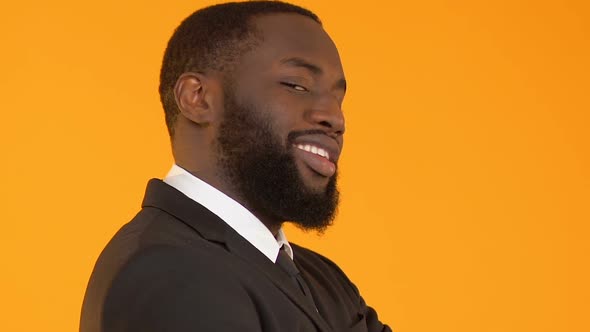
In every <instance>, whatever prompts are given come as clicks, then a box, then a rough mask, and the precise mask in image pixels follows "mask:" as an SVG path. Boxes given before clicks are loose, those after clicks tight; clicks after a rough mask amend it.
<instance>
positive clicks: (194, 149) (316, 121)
mask: <svg viewBox="0 0 590 332" xmlns="http://www.w3.org/2000/svg"><path fill="white" fill-rule="evenodd" d="M254 23H255V25H256V27H257V28H258V30H259V31H260V32H261V33H262V36H263V40H262V41H261V42H259V44H258V45H257V46H256V47H255V48H254V49H252V50H251V51H249V52H247V53H246V54H245V55H243V56H242V58H241V59H240V61H239V64H238V67H237V68H236V69H235V71H234V72H233V73H232V76H231V78H232V79H233V81H234V87H235V89H234V91H235V95H236V96H235V97H236V100H238V101H239V102H240V103H248V104H249V105H253V106H255V107H256V108H257V109H259V110H261V111H263V112H265V116H267V117H269V118H270V119H271V122H272V125H273V129H274V130H275V132H276V134H278V135H279V136H280V137H281V139H282V141H283V142H285V144H286V142H287V135H288V134H289V133H291V132H293V131H302V130H303V131H305V130H317V131H318V132H316V133H314V134H310V135H304V136H301V137H299V138H298V139H297V140H296V144H295V145H294V148H293V149H292V151H293V153H294V154H295V162H296V164H297V169H298V170H299V173H300V176H301V178H302V179H303V182H304V183H305V185H306V186H308V188H309V189H310V190H313V191H322V190H325V188H326V185H327V183H328V180H329V178H330V177H331V176H333V171H334V170H335V167H336V166H335V164H336V162H337V160H338V157H339V155H340V151H341V149H342V144H343V134H344V115H343V113H342V109H341V106H342V101H343V99H344V94H345V91H346V81H345V80H344V73H343V69H342V64H341V62H340V57H339V55H338V51H337V49H336V46H335V45H334V43H333V41H332V40H331V39H330V37H329V36H328V34H327V33H326V32H325V31H324V30H323V28H322V27H321V26H320V25H319V24H318V23H317V22H315V21H313V20H311V19H310V18H307V17H304V16H301V15H297V14H272V15H264V16H260V17H258V18H256V19H255V20H254ZM174 92H175V96H176V102H177V104H178V107H179V109H180V114H179V116H178V119H177V122H176V128H175V136H174V138H173V144H172V147H173V149H172V150H173V154H174V158H175V161H176V164H178V165H179V166H181V167H182V168H184V169H186V170H187V171H189V172H190V173H192V174H193V175H195V176H196V177H198V178H200V179H202V180H203V181H205V182H207V183H209V184H210V185H212V186H214V187H215V188H217V189H218V190H220V191H221V192H223V193H225V194H226V195H227V196H229V197H231V198H232V199H234V200H236V201H237V202H239V203H240V204H242V205H244V206H245V207H246V208H248V209H249V210H250V211H252V213H253V214H254V215H255V216H256V217H257V218H259V219H260V220H261V221H262V222H263V223H264V224H265V225H266V226H267V227H268V228H269V230H270V231H271V232H272V234H274V235H276V233H277V232H278V230H279V229H280V227H281V223H282V222H284V221H285V220H273V219H272V218H270V217H269V216H266V215H263V214H262V213H259V212H257V211H253V210H252V209H251V208H250V207H248V206H247V204H246V203H245V201H246V200H244V199H243V198H242V197H240V193H239V192H238V191H237V190H236V188H235V186H233V185H232V183H230V181H227V180H226V178H225V177H224V176H223V174H220V170H219V168H218V167H217V165H216V160H217V159H218V156H217V154H218V153H219V152H218V150H217V149H215V148H214V147H215V144H214V143H215V142H216V139H217V135H218V130H219V125H220V123H221V121H222V120H223V113H224V112H223V111H224V109H223V108H224V99H223V98H224V95H223V73H219V72H214V71H210V72H202V73H193V72H188V73H184V74H183V75H181V76H180V77H179V79H178V81H177V83H176V86H175V90H174ZM320 132H321V133H320ZM305 145H310V146H314V147H318V148H321V149H323V150H324V151H326V152H328V153H329V157H328V158H325V157H324V158H322V157H320V156H317V155H313V154H311V153H310V152H308V151H304V150H303V149H301V147H302V146H305ZM296 146H299V147H300V148H296ZM285 148H286V147H285Z"/></svg>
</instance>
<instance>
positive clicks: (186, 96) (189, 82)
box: [174, 72, 213, 126]
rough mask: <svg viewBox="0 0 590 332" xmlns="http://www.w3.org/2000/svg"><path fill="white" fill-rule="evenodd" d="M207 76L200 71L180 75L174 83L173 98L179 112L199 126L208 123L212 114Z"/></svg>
mask: <svg viewBox="0 0 590 332" xmlns="http://www.w3.org/2000/svg"><path fill="white" fill-rule="evenodd" d="M210 90H211V89H209V87H208V82H207V77H206V76H205V75H204V74H201V73H193V72H187V73H183V74H182V75H180V77H179V78H178V80H176V84H175V85H174V99H175V100H176V105H177V106H178V109H179V110H180V114H181V115H182V116H184V117H185V118H187V119H188V120H189V121H191V122H194V123H196V124H198V125H200V126H206V125H208V124H209V123H210V122H211V120H212V116H213V114H212V113H213V110H212V108H211V106H212V105H211V104H210V101H211V99H210V97H211V96H209V94H210V92H211V91H210Z"/></svg>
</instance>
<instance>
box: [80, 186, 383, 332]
mask: <svg viewBox="0 0 590 332" xmlns="http://www.w3.org/2000/svg"><path fill="white" fill-rule="evenodd" d="M292 247H293V252H294V261H295V264H296V265H297V266H298V267H299V269H300V270H301V273H302V276H303V277H304V278H305V279H306V281H307V282H308V284H309V286H310V289H311V291H312V295H313V298H314V301H315V302H316V305H317V309H318V311H319V312H318V311H316V308H314V307H313V306H312V305H310V304H309V303H308V302H307V301H306V300H305V299H304V298H303V297H302V294H301V293H300V291H299V290H298V289H297V288H296V287H295V285H294V284H293V282H292V281H291V279H289V276H288V275H287V274H286V273H285V272H283V270H281V268H280V267H278V266H276V265H275V264H273V263H272V262H271V261H270V260H269V259H268V258H267V257H266V256H264V255H263V254H262V253H261V252H260V251H258V249H256V248H255V247H254V246H252V245H251V244H250V243H249V242H248V241H246V240H245V239H244V238H243V237H241V236H240V235H239V234H238V233H236V232H235V231H234V230H233V229H232V228H231V227H229V226H228V225H227V224H226V223H225V222H224V221H223V220H221V219H219V217H217V216H216V215H215V214H213V213H211V212H210V211H209V210H207V209H205V208H204V207H203V206H201V205H200V204H198V203H196V202H194V201H193V200H191V199H190V198H188V197H187V196H185V195H184V194H182V193H181V192H179V191H177V190H176V189H174V188H173V187H171V186H169V185H168V184H166V183H164V182H162V181H161V180H157V179H153V180H151V181H150V182H149V184H148V187H147V190H146V194H145V198H144V201H143V204H142V210H141V211H140V212H139V213H138V214H137V216H136V217H135V218H134V219H133V220H132V221H131V222H130V223H128V224H127V225H125V226H123V227H122V228H121V230H119V232H118V233H117V234H116V235H115V236H114V237H113V239H112V240H111V241H110V242H109V244H108V245H107V246H106V248H105V249H104V250H103V252H102V253H101V255H100V257H99V258H98V261H97V262H96V266H95V267H94V271H93V272H92V276H91V277H90V281H89V283H88V288H87V290H86V295H85V298H84V303H83V306H82V317H81V321H80V331H81V332H123V331H125V332H129V331H138V332H149V331H154V332H156V331H158V332H160V331H162V332H163V331H167V332H168V331H169V332H181V331H244V332H254V331H273V332H274V331H280V332H290V331H293V332H295V331H322V332H330V331H334V332H340V331H344V332H361V331H371V332H373V331H391V330H390V329H389V328H388V327H387V326H384V325H383V324H381V323H380V322H379V320H378V318H377V315H376V313H375V311H374V310H372V309H371V308H369V307H367V306H366V305H365V303H364V301H363V299H362V297H361V296H360V295H359V292H358V290H357V288H356V287H355V286H354V285H353V284H352V283H351V282H350V281H349V280H348V278H347V277H346V275H345V274H344V273H343V272H342V271H341V270H340V269H339V268H338V266H336V264H334V263H333V262H331V261H330V260H328V259H327V258H325V257H323V256H321V255H319V254H317V253H315V252H312V251H310V250H307V249H305V248H302V247H299V246H296V245H292Z"/></svg>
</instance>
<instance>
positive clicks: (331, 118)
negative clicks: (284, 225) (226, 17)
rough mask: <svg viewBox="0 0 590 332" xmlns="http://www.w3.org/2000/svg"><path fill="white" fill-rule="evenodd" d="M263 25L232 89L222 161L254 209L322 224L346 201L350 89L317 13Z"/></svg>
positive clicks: (265, 19)
mask: <svg viewBox="0 0 590 332" xmlns="http://www.w3.org/2000/svg"><path fill="white" fill-rule="evenodd" d="M256 23H257V27H258V29H259V30H260V31H261V33H262V41H261V42H260V44H259V45H257V46H256V47H255V48H254V50H252V51H250V52H249V53H247V54H246V55H245V56H244V57H243V58H242V61H241V62H240V64H239V65H238V68H237V69H236V71H235V72H234V74H233V76H232V82H231V83H230V84H229V85H228V86H226V88H225V90H226V91H225V103H224V104H225V105H224V106H225V107H224V111H225V113H224V118H223V122H222V124H221V126H220V128H219V132H218V148H219V158H218V159H219V160H218V162H219V166H220V169H221V170H222V173H223V174H222V175H224V176H226V178H227V180H228V181H232V183H233V185H235V186H236V189H237V191H238V195H240V196H242V198H243V199H244V200H245V201H246V203H247V205H248V207H249V208H250V209H252V210H257V211H253V212H255V213H256V212H260V213H262V214H265V215H267V216H268V217H270V218H272V219H274V220H280V221H287V220H288V221H293V222H295V223H297V224H299V225H300V226H302V227H304V228H308V229H310V228H311V229H320V230H321V229H324V228H325V227H326V226H327V225H329V224H330V222H331V221H332V219H333V217H334V214H335V210H336V207H337V203H338V191H337V189H336V177H337V175H336V174H337V170H336V168H337V161H338V157H339V155H340V151H341V148H342V142H343V138H342V135H343V133H344V117H343V114H342V111H341V108H340V107H341V103H342V100H343V98H344V92H345V81H344V74H343V72H342V66H341V63H340V59H339V56H338V52H337V50H336V48H335V46H334V44H333V43H332V41H331V40H330V38H329V37H328V35H327V34H326V33H325V32H324V30H323V29H322V28H321V27H320V25H319V24H317V23H316V22H314V21H313V20H311V19H309V18H306V17H303V16H300V15H293V14H289V15H287V14H280V15H268V16H262V17H260V18H258V19H256Z"/></svg>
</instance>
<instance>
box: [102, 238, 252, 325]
mask: <svg viewBox="0 0 590 332" xmlns="http://www.w3.org/2000/svg"><path fill="white" fill-rule="evenodd" d="M219 264H220V263H218V262H216V260H214V259H212V258H211V259H208V258H207V257H204V258H203V257H199V259H195V257H194V256H193V255H190V254H187V253H186V252H183V251H181V250H179V249H176V248H173V247H156V248H153V249H150V250H149V251H146V252H143V253H141V254H139V255H137V256H135V257H133V258H132V259H131V260H130V261H129V262H128V263H127V265H126V266H125V267H124V268H123V269H122V270H121V271H120V273H119V275H118V276H117V277H116V278H115V279H114V281H113V283H112V285H111V287H110V289H109V292H108V295H107V298H106V300H105V306H104V308H105V309H104V312H103V315H102V317H103V318H102V324H101V325H102V329H101V330H102V331H104V332H106V331H108V332H140V331H141V332H150V331H152V332H160V331H167V332H185V331H187V332H188V331H204V332H207V331H245V332H259V331H261V327H260V322H259V320H258V319H257V317H258V315H257V312H256V309H255V308H254V306H253V304H252V302H251V300H250V298H249V296H248V294H247V293H246V291H245V289H244V288H243V287H242V286H241V285H239V284H238V282H237V281H236V279H235V278H230V276H228V275H227V273H224V271H227V270H223V269H222V268H221V267H220V266H219ZM253 318H254V319H253Z"/></svg>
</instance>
